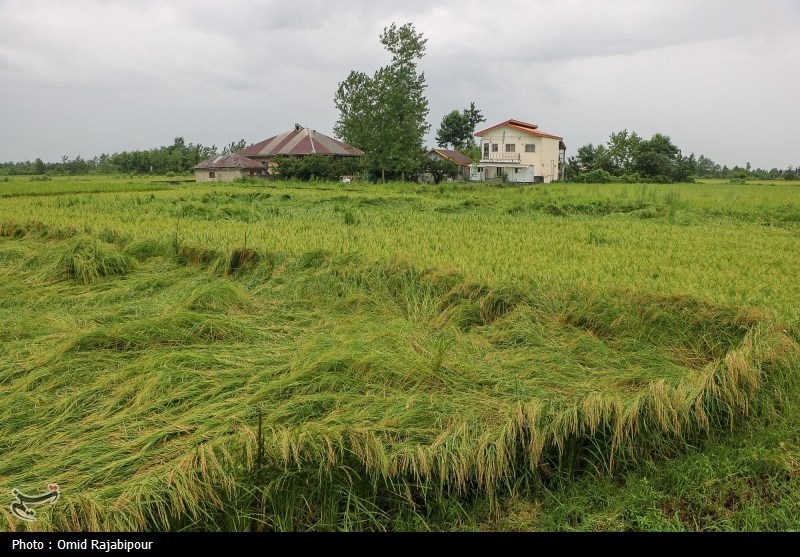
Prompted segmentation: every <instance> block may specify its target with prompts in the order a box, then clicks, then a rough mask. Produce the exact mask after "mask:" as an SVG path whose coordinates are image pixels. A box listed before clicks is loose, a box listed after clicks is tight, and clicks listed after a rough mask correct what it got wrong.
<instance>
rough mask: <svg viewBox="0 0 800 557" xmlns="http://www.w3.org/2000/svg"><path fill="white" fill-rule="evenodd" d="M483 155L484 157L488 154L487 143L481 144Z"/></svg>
mask: <svg viewBox="0 0 800 557" xmlns="http://www.w3.org/2000/svg"><path fill="white" fill-rule="evenodd" d="M483 156H484V157H488V156H489V144H488V143H484V144H483Z"/></svg>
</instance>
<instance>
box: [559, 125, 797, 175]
mask: <svg viewBox="0 0 800 557" xmlns="http://www.w3.org/2000/svg"><path fill="white" fill-rule="evenodd" d="M798 172H800V168H797V169H795V168H792V167H791V166H790V167H789V168H787V169H786V170H779V169H777V168H773V169H771V170H769V171H766V170H762V169H760V168H759V169H753V168H752V167H751V165H750V163H749V162H748V163H747V165H746V166H745V167H739V166H734V167H733V168H728V167H727V166H720V165H719V164H717V163H715V162H714V161H712V160H711V159H709V158H707V157H705V156H703V155H700V156H699V157H695V155H694V153H692V154H690V155H688V156H686V155H683V154H682V153H681V150H680V149H679V148H678V147H677V146H676V145H675V144H673V142H672V140H671V139H670V138H669V137H668V136H666V135H664V134H661V133H657V134H655V135H653V136H652V137H651V138H650V139H645V138H643V137H641V136H639V135H638V134H637V133H636V132H630V133H629V132H628V130H622V131H620V132H616V133H612V134H611V135H610V136H609V138H608V141H607V142H606V143H605V144H598V145H593V144H591V143H589V144H588V145H584V146H582V147H580V148H578V151H577V154H576V155H575V156H573V157H570V158H569V160H568V162H567V165H566V168H565V172H564V174H565V179H566V180H568V181H573V182H590V183H604V182H631V183H635V182H661V183H667V182H692V181H694V179H695V178H724V179H730V180H733V181H741V180H746V179H748V178H760V179H776V178H784V179H786V180H795V179H797V176H798Z"/></svg>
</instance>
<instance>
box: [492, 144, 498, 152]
mask: <svg viewBox="0 0 800 557" xmlns="http://www.w3.org/2000/svg"><path fill="white" fill-rule="evenodd" d="M497 151H498V148H497V143H492V153H496V152H497Z"/></svg>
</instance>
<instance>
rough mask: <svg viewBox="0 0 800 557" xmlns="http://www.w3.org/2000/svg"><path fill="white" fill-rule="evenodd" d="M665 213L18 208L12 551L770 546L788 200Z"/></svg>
mask: <svg viewBox="0 0 800 557" xmlns="http://www.w3.org/2000/svg"><path fill="white" fill-rule="evenodd" d="M37 185H38V184H37ZM45 185H46V186H47V187H51V186H52V185H53V183H52V182H48V183H46V184H45ZM133 186H136V184H133ZM0 187H3V186H2V185H0ZM31 187H33V186H31ZM665 188H668V189H666V190H659V189H658V188H656V187H654V186H652V185H650V186H639V185H634V186H631V185H628V186H613V185H612V186H592V185H588V186H583V185H581V186H575V185H566V186H565V185H556V184H553V185H548V186H544V185H542V186H531V187H525V188H513V189H497V188H486V187H476V186H473V185H463V186H458V185H456V186H453V185H448V186H443V187H439V188H421V187H417V186H412V185H400V184H397V185H392V186H389V187H375V188H372V187H371V186H366V185H364V186H361V185H360V186H359V188H353V189H358V190H359V191H350V190H349V189H341V188H340V187H339V186H337V185H334V184H331V185H322V186H319V187H316V188H314V187H311V186H308V185H304V184H292V183H289V184H265V185H263V186H258V187H256V186H194V185H192V186H189V187H186V188H183V189H181V190H163V191H158V192H153V193H150V192H147V193H146V194H144V193H143V192H139V191H130V192H121V193H113V194H112V193H103V194H99V193H87V194H82V195H80V196H78V197H77V199H78V200H79V201H78V202H77V203H65V202H64V199H65V197H64V196H61V195H53V196H48V195H27V194H19V192H17V193H15V194H14V195H13V196H12V197H7V198H4V199H2V200H0V292H3V296H2V301H0V318H1V319H0V384H2V385H3V389H2V391H0V409H1V410H0V417H1V418H2V420H0V424H1V425H0V445H2V449H3V450H2V451H0V455H2V456H0V483H2V485H5V486H7V487H8V489H9V490H10V489H11V487H20V488H24V489H29V490H35V489H36V486H38V485H39V484H42V485H46V484H47V483H48V482H56V483H58V484H59V485H60V486H61V488H62V498H61V499H60V501H59V503H58V505H56V506H55V507H53V508H52V509H50V510H49V511H47V512H46V513H44V517H43V519H42V520H41V521H39V522H37V523H34V524H33V525H29V526H27V527H29V528H34V529H37V528H38V529H70V530H72V529H106V530H108V529H111V530H114V529H137V530H138V529H142V530H157V529H237V530H244V529H290V530H291V529H307V528H312V529H419V528H422V529H458V528H466V529H555V530H564V529H568V530H585V529H610V530H620V529H621V530H624V529H659V530H661V529H682V530H686V529H705V530H711V529H797V528H798V527H800V524H798V522H797V518H796V517H797V516H800V515H798V514H797V513H796V512H794V511H795V510H796V501H797V500H800V499H798V498H797V496H798V494H799V493H800V486H798V468H797V462H798V456H799V455H800V445H798V443H797V435H796V431H797V430H798V428H797V427H796V426H797V424H798V423H800V420H799V419H798V415H797V411H796V405H795V402H796V399H797V378H796V374H797V364H798V361H799V360H798V356H799V355H800V353H799V352H798V345H797V343H798V340H800V335H799V334H798V331H800V328H799V327H798V323H800V319H798V307H797V304H796V302H795V301H794V300H796V299H798V298H797V296H796V295H797V294H798V291H797V289H798V286H797V284H796V281H795V280H794V279H793V274H792V272H791V269H794V268H796V267H797V263H798V261H797V255H796V254H797V253H798V250H797V248H798V247H800V246H798V243H800V238H798V231H799V230H800V227H799V226H798V221H797V220H795V219H794V217H793V215H795V211H796V210H797V206H796V204H794V203H793V202H792V201H789V200H790V199H791V196H790V195H789V194H791V193H792V192H796V188H795V189H794V190H791V186H785V185H780V186H767V185H765V186H760V185H747V186H741V185H730V186H721V185H694V186H690V185H678V186H665ZM726 188H729V189H728V190H726ZM670 192H674V193H670ZM736 192H738V193H736ZM37 193H40V192H37ZM732 194H735V195H736V196H737V197H736V201H735V203H726V202H725V200H726V199H730V198H731V195H732ZM66 199H68V198H66ZM187 208H188V209H187ZM23 215H24V218H21V216H23ZM643 215H647V216H643ZM378 240H379V241H378ZM745 240H746V241H745ZM787 254H789V255H787ZM656 265H657V266H656ZM792 296H795V297H794V298H792ZM259 418H260V427H259ZM259 431H260V432H261V433H260V435H259ZM259 438H260V441H259ZM793 501H794V502H795V503H793ZM793 505H794V506H793ZM0 513H1V514H0V515H1V516H2V519H0V520H2V522H0V524H3V526H2V527H4V528H8V529H15V528H23V527H26V526H23V525H20V524H19V523H18V522H15V521H14V520H13V519H12V518H11V517H10V515H9V514H8V511H7V508H5V507H4V508H2V509H0Z"/></svg>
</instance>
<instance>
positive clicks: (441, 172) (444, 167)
mask: <svg viewBox="0 0 800 557" xmlns="http://www.w3.org/2000/svg"><path fill="white" fill-rule="evenodd" d="M421 166H422V170H423V171H424V172H429V173H430V175H431V176H433V183H434V184H438V183H439V182H441V181H442V180H444V179H445V178H455V177H456V176H458V165H456V163H454V162H453V161H449V160H447V159H442V158H439V157H435V158H432V157H423V158H422V164H421Z"/></svg>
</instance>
